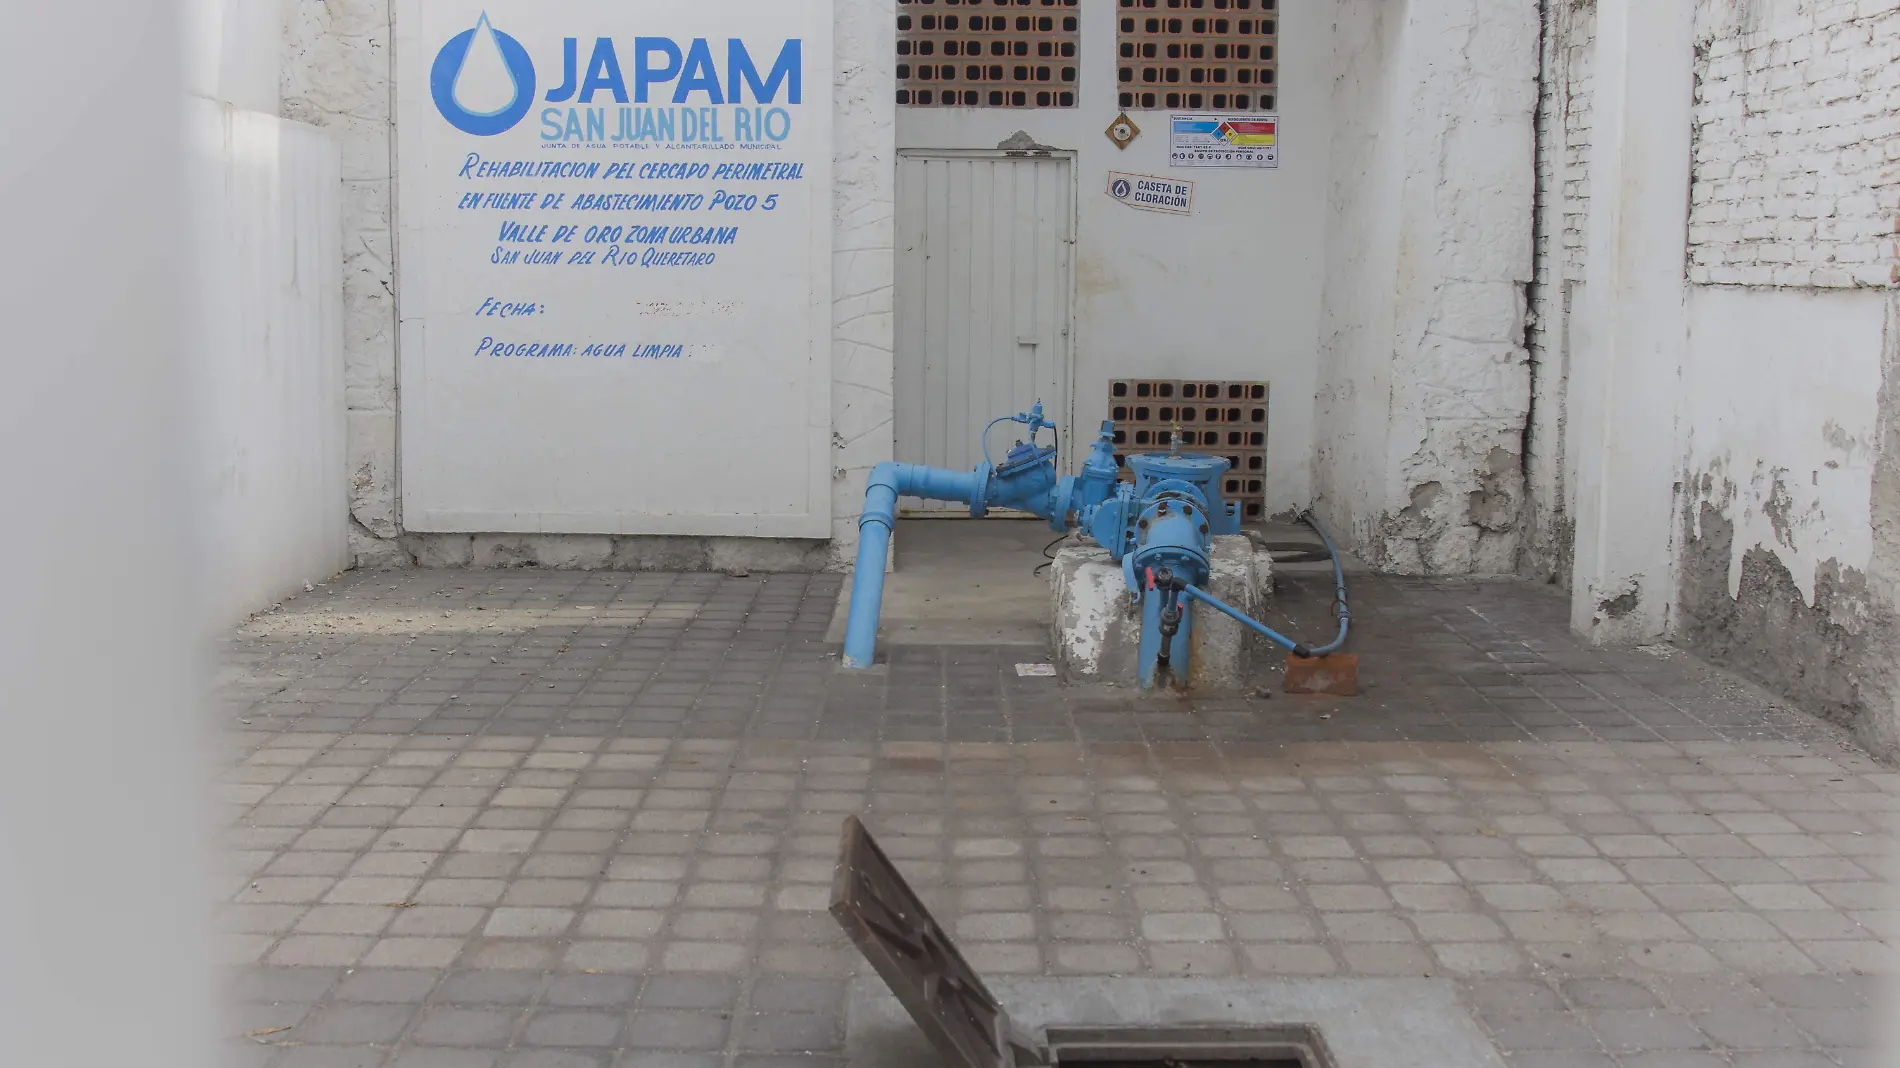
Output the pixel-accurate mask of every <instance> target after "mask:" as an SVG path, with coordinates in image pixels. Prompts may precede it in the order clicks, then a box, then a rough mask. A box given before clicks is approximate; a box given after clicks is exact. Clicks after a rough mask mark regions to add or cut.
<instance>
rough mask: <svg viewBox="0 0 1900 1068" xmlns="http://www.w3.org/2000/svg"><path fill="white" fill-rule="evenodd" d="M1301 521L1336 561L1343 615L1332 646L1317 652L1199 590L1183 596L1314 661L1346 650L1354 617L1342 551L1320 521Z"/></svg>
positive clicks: (1336, 595)
mask: <svg viewBox="0 0 1900 1068" xmlns="http://www.w3.org/2000/svg"><path fill="white" fill-rule="evenodd" d="M1300 518H1301V519H1303V520H1305V522H1306V525H1307V526H1309V527H1312V528H1313V533H1315V534H1318V535H1319V540H1320V541H1323V542H1325V543H1326V551H1327V553H1329V554H1331V556H1332V559H1333V609H1334V611H1336V612H1337V613H1338V614H1339V636H1338V637H1336V638H1334V639H1333V641H1332V644H1330V645H1322V646H1320V647H1319V648H1317V649H1314V648H1310V647H1308V646H1307V645H1306V644H1305V643H1304V642H1298V641H1294V640H1293V639H1292V638H1289V637H1287V636H1286V635H1284V634H1281V633H1280V632H1279V631H1277V630H1274V629H1273V628H1272V627H1269V626H1267V625H1266V624H1265V623H1262V622H1260V621H1259V620H1257V619H1255V618H1253V617H1252V616H1249V615H1248V614H1246V613H1245V612H1242V611H1241V610H1240V609H1238V608H1235V607H1234V606H1232V605H1230V604H1228V603H1226V602H1225V601H1222V600H1221V599H1220V598H1218V597H1215V596H1214V595H1213V594H1211V593H1209V592H1207V591H1206V590H1203V589H1201V588H1200V587H1199V586H1193V585H1189V586H1185V587H1183V588H1182V590H1181V595H1182V596H1184V597H1186V598H1188V599H1189V600H1192V601H1199V602H1201V603H1202V604H1204V605H1206V606H1208V607H1209V608H1212V609H1214V610H1215V611H1217V612H1220V613H1221V614H1222V615H1225V616H1227V617H1229V618H1231V619H1233V620H1235V621H1237V622H1239V623H1241V624H1243V625H1245V626H1247V627H1249V628H1251V629H1253V630H1254V631H1256V632H1257V633H1259V634H1260V635H1261V636H1262V637H1264V638H1266V639H1267V640H1268V641H1271V642H1273V643H1274V644H1275V645H1278V646H1279V647H1281V648H1282V649H1285V650H1286V651H1287V652H1290V653H1292V654H1293V655H1294V656H1297V657H1301V658H1303V659H1311V658H1313V657H1316V656H1327V655H1329V654H1332V653H1336V652H1338V651H1339V650H1340V649H1342V648H1344V647H1345V644H1346V635H1347V633H1348V632H1349V631H1350V630H1351V629H1352V616H1351V614H1350V613H1349V612H1348V611H1347V609H1346V569H1345V567H1344V566H1342V565H1341V564H1340V562H1339V550H1338V548H1336V547H1335V546H1334V545H1333V539H1332V538H1330V537H1328V536H1327V534H1326V531H1325V529H1324V528H1323V527H1321V526H1320V525H1319V520H1318V519H1316V518H1315V517H1314V516H1313V514H1312V513H1311V512H1308V513H1306V514H1305V515H1302V516H1301V517H1300Z"/></svg>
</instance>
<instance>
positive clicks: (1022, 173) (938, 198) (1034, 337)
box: [895, 151, 1075, 516]
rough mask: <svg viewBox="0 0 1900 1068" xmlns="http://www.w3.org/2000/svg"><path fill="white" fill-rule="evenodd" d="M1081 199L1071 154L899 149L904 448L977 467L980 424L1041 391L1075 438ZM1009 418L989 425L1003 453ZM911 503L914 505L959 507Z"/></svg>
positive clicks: (958, 466) (904, 456)
mask: <svg viewBox="0 0 1900 1068" xmlns="http://www.w3.org/2000/svg"><path fill="white" fill-rule="evenodd" d="M1074 198H1075V177H1074V164H1073V160H1071V159H1068V158H1065V157H1061V156H1034V157H1011V156H1004V155H1002V154H1000V153H974V152H933V151H906V152H903V153H901V154H900V155H899V160H898V167H897V367H896V370H897V375H896V389H897V396H896V398H895V399H896V438H897V459H898V460H900V461H902V462H904V463H915V464H930V465H932V466H935V467H948V468H952V469H954V470H960V471H967V470H970V469H971V468H973V467H975V466H976V465H977V464H978V463H979V462H980V461H981V460H982V459H983V444H982V434H983V427H984V425H985V424H986V423H988V422H989V421H990V420H991V419H994V418H995V417H997V416H999V415H1006V414H1011V413H1014V412H1020V411H1026V410H1027V409H1028V408H1029V406H1030V405H1032V404H1034V403H1035V402H1036V401H1037V400H1041V401H1042V402H1043V404H1044V407H1045V411H1046V412H1047V414H1048V415H1049V417H1050V418H1051V419H1053V420H1054V421H1055V422H1056V423H1057V424H1058V425H1060V426H1061V428H1062V438H1063V451H1064V453H1067V452H1068V451H1069V439H1070V437H1071V435H1070V432H1069V431H1070V421H1071V420H1070V415H1071V411H1072V407H1071V403H1070V355H1069V315H1070V304H1071V297H1072V294H1073V286H1074V282H1073V276H1072V274H1071V271H1070V249H1071V247H1072V245H1073V244H1074V239H1075V200H1074ZM1012 428H1013V429H1014V430H1018V431H1020V430H1021V429H1022V428H1021V427H1020V426H1018V425H1017V424H1013V423H1012V424H1004V425H1003V426H999V427H997V428H996V432H995V434H994V435H992V440H991V442H990V452H991V456H992V458H993V459H994V460H997V461H1000V460H1001V459H1002V456H1003V454H1004V453H1006V452H1007V451H1008V450H1009V447H1010V445H1011V444H1012V443H1013V442H1014V441H1015V440H1016V437H1015V436H1012V434H1011V433H1010V430H1011V429H1012ZM1045 440H1047V439H1046V438H1045ZM1064 463H1066V456H1065V457H1064ZM903 504H904V511H905V513H906V514H926V515H940V516H941V515H952V514H963V513H964V508H963V506H961V505H952V504H944V503H941V502H934V501H933V502H919V501H916V500H910V499H907V500H906V501H904V502H903Z"/></svg>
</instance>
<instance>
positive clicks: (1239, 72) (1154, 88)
mask: <svg viewBox="0 0 1900 1068" xmlns="http://www.w3.org/2000/svg"><path fill="white" fill-rule="evenodd" d="M1278 4H1279V0H1119V6H1120V9H1121V10H1120V12H1119V14H1120V19H1121V21H1120V25H1119V31H1120V36H1119V45H1120V61H1119V63H1118V69H1117V73H1116V77H1117V78H1118V79H1119V81H1120V85H1121V106H1122V107H1124V108H1190V109H1192V110H1195V111H1272V110H1273V109H1274V106H1275V103H1276V96H1277V93H1278V87H1277V85H1276V74H1275V71H1276V69H1277V63H1276V52H1277V48H1276V45H1277V44H1278V37H1277V34H1278V33H1279V11H1278Z"/></svg>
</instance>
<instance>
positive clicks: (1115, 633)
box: [1049, 537, 1274, 692]
mask: <svg viewBox="0 0 1900 1068" xmlns="http://www.w3.org/2000/svg"><path fill="white" fill-rule="evenodd" d="M1049 575H1050V579H1049V581H1050V590H1051V595H1052V596H1053V597H1054V598H1055V610H1054V619H1055V649H1056V666H1057V669H1058V670H1059V671H1061V672H1062V676H1063V678H1065V679H1068V680H1070V681H1072V682H1107V683H1114V684H1115V685H1117V686H1138V685H1140V677H1139V673H1138V671H1137V667H1138V661H1139V657H1140V651H1141V613H1140V611H1139V609H1138V608H1137V607H1136V606H1135V605H1134V603H1133V602H1132V601H1131V600H1130V598H1129V594H1128V586H1127V583H1126V582H1124V581H1123V579H1122V570H1121V567H1120V565H1118V564H1116V563H1115V562H1114V560H1112V559H1111V558H1110V557H1109V555H1108V550H1106V549H1102V548H1099V547H1096V546H1093V545H1085V546H1072V547H1070V548H1066V549H1063V550H1061V551H1060V552H1059V553H1057V554H1056V562H1055V566H1054V567H1052V568H1050V569H1049ZM1208 592H1209V593H1211V594H1213V595H1214V596H1216V597H1218V598H1220V599H1221V600H1223V601H1225V602H1227V603H1228V604H1230V605H1233V606H1234V607H1235V608H1238V609H1240V610H1241V611H1242V612H1245V613H1247V614H1248V615H1251V616H1255V617H1256V618H1257V617H1258V616H1259V615H1260V613H1261V612H1263V611H1265V610H1266V608H1267V607H1268V606H1269V605H1270V604H1271V603H1272V601H1273V559H1272V557H1270V556H1268V555H1267V554H1266V553H1264V552H1257V551H1255V549H1254V547H1253V543H1252V542H1250V541H1248V540H1247V539H1246V538H1244V537H1218V538H1215V539H1214V557H1213V561H1212V575H1211V576H1210V578H1209V581H1208ZM1193 619H1194V628H1193V632H1192V640H1193V649H1194V654H1193V666H1192V669H1191V672H1190V675H1189V685H1190V686H1191V687H1192V688H1193V689H1195V690H1201V691H1209V692H1216V691H1222V690H1239V689H1241V688H1242V687H1244V686H1245V685H1246V684H1247V680H1248V678H1249V677H1250V676H1251V674H1252V671H1253V667H1254V664H1255V662H1256V658H1257V657H1259V656H1270V655H1272V652H1271V650H1272V649H1273V648H1274V647H1273V645H1272V644H1271V643H1269V642H1268V641H1267V640H1266V639H1264V638H1261V637H1259V636H1258V635H1256V634H1255V633H1254V632H1253V631H1251V630H1249V629H1248V628H1246V627H1244V626H1242V625H1241V624H1240V623H1239V622H1237V621H1235V620H1232V619H1229V618H1227V617H1226V616H1223V615H1221V614H1220V613H1219V612H1215V611H1213V610H1212V609H1209V608H1206V607H1204V606H1203V607H1198V608H1196V609H1194V615H1193Z"/></svg>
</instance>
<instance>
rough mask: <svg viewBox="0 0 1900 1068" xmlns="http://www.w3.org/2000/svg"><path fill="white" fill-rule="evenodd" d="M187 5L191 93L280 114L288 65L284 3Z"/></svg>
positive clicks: (215, 0) (197, 0) (245, 0)
mask: <svg viewBox="0 0 1900 1068" xmlns="http://www.w3.org/2000/svg"><path fill="white" fill-rule="evenodd" d="M181 7H182V12H181V14H182V19H181V23H182V30H183V37H184V44H185V48H184V52H185V74H186V84H187V88H188V89H189V91H190V92H191V94H192V95H193V96H201V97H204V98H206V99H209V100H222V101H224V102H226V103H228V104H233V105H236V106H237V107H240V108H243V109H245V110H247V111H258V112H262V113H264V114H266V115H275V114H277V110H278V107H279V105H280V104H281V102H282V94H281V92H280V90H279V79H280V77H281V75H282V73H283V67H284V63H283V60H284V27H283V12H282V8H283V0H185V3H184V4H183V5H181Z"/></svg>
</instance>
